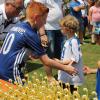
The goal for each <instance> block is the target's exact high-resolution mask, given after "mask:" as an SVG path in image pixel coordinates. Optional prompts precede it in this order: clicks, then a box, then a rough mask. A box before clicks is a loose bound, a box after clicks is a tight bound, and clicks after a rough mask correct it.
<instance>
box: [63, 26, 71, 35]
mask: <svg viewBox="0 0 100 100" xmlns="http://www.w3.org/2000/svg"><path fill="white" fill-rule="evenodd" d="M61 32H62V34H63V35H64V36H67V33H69V29H68V28H67V27H64V26H61Z"/></svg>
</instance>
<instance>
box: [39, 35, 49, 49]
mask: <svg viewBox="0 0 100 100" xmlns="http://www.w3.org/2000/svg"><path fill="white" fill-rule="evenodd" d="M40 39H41V44H42V46H43V47H48V37H47V35H46V34H44V35H41V36H40Z"/></svg>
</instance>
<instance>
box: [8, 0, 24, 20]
mask: <svg viewBox="0 0 100 100" xmlns="http://www.w3.org/2000/svg"><path fill="white" fill-rule="evenodd" d="M23 1H24V0H15V3H13V4H9V6H8V10H9V11H8V13H7V17H10V18H13V17H17V16H18V15H19V13H20V12H21V10H22V9H23Z"/></svg>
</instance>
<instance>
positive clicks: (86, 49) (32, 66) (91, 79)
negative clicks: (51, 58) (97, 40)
mask: <svg viewBox="0 0 100 100" xmlns="http://www.w3.org/2000/svg"><path fill="white" fill-rule="evenodd" d="M86 42H88V41H87V40H86ZM81 49H82V53H83V63H84V64H85V65H88V66H90V67H92V68H95V67H97V61H98V60H100V46H98V45H91V44H90V43H86V44H84V45H82V46H81ZM27 70H28V72H29V78H30V80H31V77H32V73H33V72H37V73H38V74H42V75H43V76H45V75H46V74H45V72H44V69H43V65H42V64H41V62H40V61H39V60H37V61H35V62H34V63H33V62H32V61H29V62H28V63H27ZM53 76H55V77H56V78H57V70H53ZM95 84H96V74H90V75H85V82H84V85H82V86H81V87H79V92H80V94H83V88H88V91H89V95H91V92H92V91H94V90H95Z"/></svg>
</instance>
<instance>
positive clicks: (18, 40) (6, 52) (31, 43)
mask: <svg viewBox="0 0 100 100" xmlns="http://www.w3.org/2000/svg"><path fill="white" fill-rule="evenodd" d="M26 48H28V49H30V50H32V52H33V53H34V54H35V55H37V56H41V55H43V54H45V51H44V49H43V47H42V46H41V41H40V38H39V36H38V34H37V30H36V29H32V28H31V26H30V25H29V23H27V22H20V23H18V24H16V25H15V26H14V27H13V28H11V29H10V31H9V32H8V34H7V36H6V38H5V41H4V43H3V46H2V48H1V50H0V78H1V79H4V80H9V79H12V80H15V78H16V77H15V76H21V75H20V74H21V72H20V70H19V65H20V64H22V62H23V57H24V55H25V53H26Z"/></svg>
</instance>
